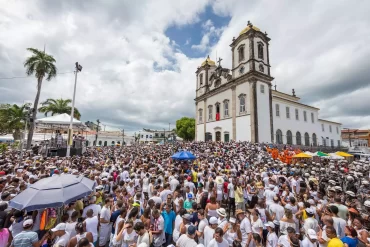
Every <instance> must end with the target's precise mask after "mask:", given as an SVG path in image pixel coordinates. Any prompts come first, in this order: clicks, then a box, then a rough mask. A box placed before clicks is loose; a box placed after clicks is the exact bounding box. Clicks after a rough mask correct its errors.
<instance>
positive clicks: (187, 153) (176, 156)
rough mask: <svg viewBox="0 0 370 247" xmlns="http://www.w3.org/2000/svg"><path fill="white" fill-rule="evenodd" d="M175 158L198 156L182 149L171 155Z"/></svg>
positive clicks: (192, 158) (188, 158) (182, 158)
mask: <svg viewBox="0 0 370 247" xmlns="http://www.w3.org/2000/svg"><path fill="white" fill-rule="evenodd" d="M171 158H172V159H174V160H195V159H196V158H197V157H195V156H194V154H192V153H190V152H189V151H180V152H177V153H175V154H174V155H172V156H171Z"/></svg>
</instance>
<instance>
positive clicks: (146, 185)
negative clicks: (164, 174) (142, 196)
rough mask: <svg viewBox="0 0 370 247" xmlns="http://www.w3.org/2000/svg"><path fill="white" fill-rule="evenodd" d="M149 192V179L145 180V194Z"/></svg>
mask: <svg viewBox="0 0 370 247" xmlns="http://www.w3.org/2000/svg"><path fill="white" fill-rule="evenodd" d="M148 190H149V178H147V177H145V178H143V192H148Z"/></svg>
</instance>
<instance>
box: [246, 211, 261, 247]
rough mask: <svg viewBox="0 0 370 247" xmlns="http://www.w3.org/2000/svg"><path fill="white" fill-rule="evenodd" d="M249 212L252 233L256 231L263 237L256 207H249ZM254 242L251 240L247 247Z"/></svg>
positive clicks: (251, 246)
mask: <svg viewBox="0 0 370 247" xmlns="http://www.w3.org/2000/svg"><path fill="white" fill-rule="evenodd" d="M249 212H250V213H251V216H250V219H251V226H252V233H256V234H258V235H260V238H261V239H262V238H263V223H262V220H261V218H260V213H259V211H258V210H257V209H250V210H249ZM254 246H255V243H254V242H253V241H251V242H250V244H249V247H254Z"/></svg>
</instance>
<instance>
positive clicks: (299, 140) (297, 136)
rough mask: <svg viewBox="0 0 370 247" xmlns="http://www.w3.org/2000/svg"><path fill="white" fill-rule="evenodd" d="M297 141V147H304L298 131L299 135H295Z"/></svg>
mask: <svg viewBox="0 0 370 247" xmlns="http://www.w3.org/2000/svg"><path fill="white" fill-rule="evenodd" d="M295 139H296V140H295V142H296V144H297V145H302V137H301V133H300V132H299V131H297V133H296V134H295Z"/></svg>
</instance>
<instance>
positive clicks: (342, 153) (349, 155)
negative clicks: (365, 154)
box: [336, 151, 353, 157]
mask: <svg viewBox="0 0 370 247" xmlns="http://www.w3.org/2000/svg"><path fill="white" fill-rule="evenodd" d="M336 154H337V155H339V156H342V157H353V155H352V154H347V153H346V152H339V151H338V152H336Z"/></svg>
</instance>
